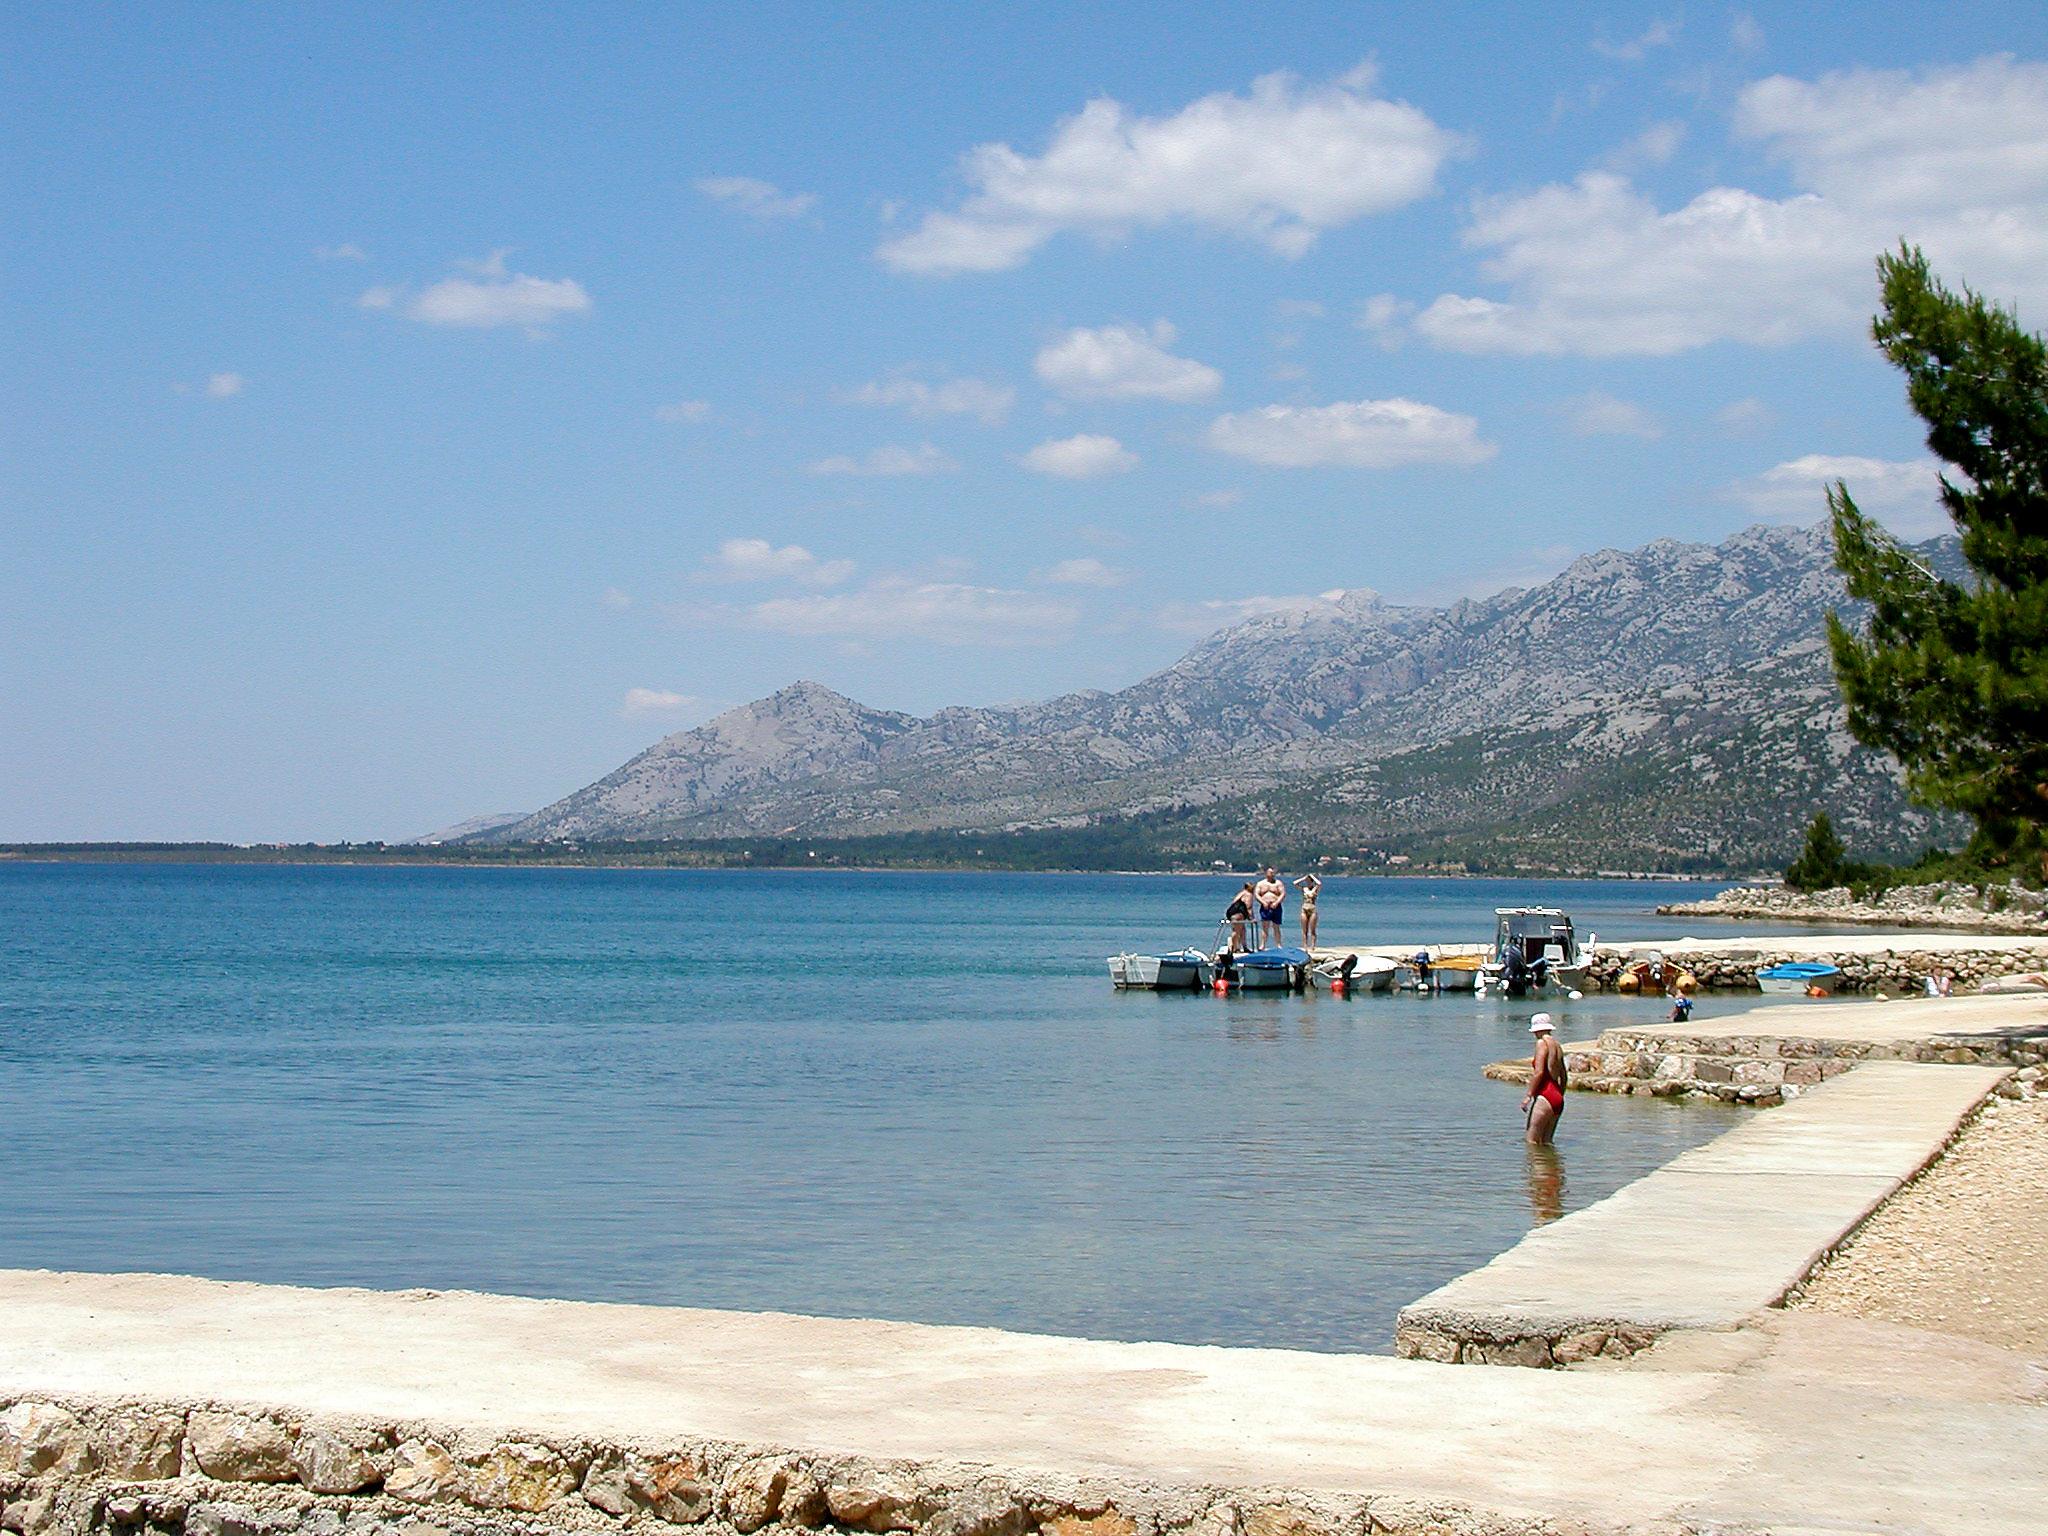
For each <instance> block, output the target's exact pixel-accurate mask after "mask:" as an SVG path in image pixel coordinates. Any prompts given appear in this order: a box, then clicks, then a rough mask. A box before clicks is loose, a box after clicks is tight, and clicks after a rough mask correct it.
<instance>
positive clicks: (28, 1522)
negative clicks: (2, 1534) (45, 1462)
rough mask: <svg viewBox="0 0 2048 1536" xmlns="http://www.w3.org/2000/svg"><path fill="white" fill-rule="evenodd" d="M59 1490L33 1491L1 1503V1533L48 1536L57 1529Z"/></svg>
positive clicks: (41, 1489)
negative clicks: (16, 1532)
mask: <svg viewBox="0 0 2048 1536" xmlns="http://www.w3.org/2000/svg"><path fill="white" fill-rule="evenodd" d="M57 1525H58V1521H57V1490H56V1488H55V1487H44V1488H39V1489H32V1490H30V1491H28V1492H25V1493H23V1494H22V1495H21V1496H20V1497H19V1498H14V1499H8V1500H5V1501H4V1502H0V1531H19V1532H21V1533H22V1536H46V1533H48V1532H53V1531H55V1530H56V1529H57Z"/></svg>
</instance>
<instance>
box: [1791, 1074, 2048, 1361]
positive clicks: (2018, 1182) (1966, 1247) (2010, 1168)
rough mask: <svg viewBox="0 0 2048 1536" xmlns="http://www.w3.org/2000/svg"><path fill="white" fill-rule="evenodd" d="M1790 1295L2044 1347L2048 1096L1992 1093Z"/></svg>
mask: <svg viewBox="0 0 2048 1536" xmlns="http://www.w3.org/2000/svg"><path fill="white" fill-rule="evenodd" d="M1794 1304H1795V1305H1797V1306H1803V1307H1814V1308H1817V1309H1819V1310H1820V1311H1823V1312H1840V1313H1846V1314H1848V1315H1850V1316H1854V1317H1871V1318H1879V1319H1882V1320H1884V1321H1886V1322H1893V1323H1904V1324H1906V1325H1908V1326H1910V1327H1914V1328H1927V1329H1932V1330H1935V1331H1937V1332H1942V1333H1955V1334H1962V1335H1964V1336H1966V1337H1969V1338H1973V1339H1981V1340H1983V1341H1984V1342H1986V1343H1989V1344H2002V1345H2004V1346H2006V1347H2007V1348H2010V1349H2017V1350H2021V1351H2024V1352H2026V1353H2028V1354H2032V1355H2037V1356H2048V1098H2036V1099H2030V1100H2024V1101H2015V1100H2009V1099H1994V1100H1992V1101H1991V1104H1990V1105H1989V1106H1987V1107H1986V1109H1985V1111H1984V1113H1983V1114H1981V1115H1980V1116H1978V1118H1977V1119H1976V1120H1975V1121H1973V1122H1972V1123H1971V1124H1970V1125H1969V1127H1968V1128H1966V1129H1965V1130H1964V1131H1963V1133H1962V1134H1961V1135H1960V1136H1958V1137H1957V1138H1956V1140H1955V1142H1954V1143H1953V1144H1952V1145H1951V1146H1950V1147H1949V1149H1948V1151H1947V1152H1945V1153H1943V1154H1942V1156H1941V1158H1940V1159H1939V1160H1938V1161H1937V1162H1936V1163H1935V1164H1934V1165H1933V1166H1932V1167H1931V1168H1929V1169H1928V1170H1927V1172H1926V1173H1924V1174H1922V1175H1921V1176H1920V1177H1919V1178H1918V1179H1917V1180H1915V1181H1914V1182H1913V1183H1912V1184H1911V1185H1909V1186H1908V1187H1907V1188H1906V1189H1904V1190H1902V1191H1900V1193H1899V1194H1897V1195H1896V1196H1894V1197H1893V1198H1892V1199H1891V1201H1889V1202H1888V1203H1887V1204H1886V1205H1885V1206H1884V1207H1883V1209H1881V1210H1880V1211H1879V1212H1878V1213H1877V1214H1876V1215H1875V1216H1873V1217H1872V1218H1871V1219H1870V1221H1869V1222H1868V1223H1867V1224H1866V1225H1865V1226H1864V1228H1863V1229H1862V1231H1860V1232H1858V1233H1857V1234H1856V1236H1855V1237H1854V1238H1853V1239H1852V1240H1851V1241H1850V1243H1849V1245H1848V1246H1847V1247H1846V1248H1844V1249H1843V1250H1842V1251H1841V1252H1840V1253H1839V1254H1837V1255H1836V1257H1835V1259H1834V1260H1833V1262H1831V1263H1830V1264H1829V1265H1828V1266H1827V1267H1826V1268H1825V1269H1824V1270H1822V1271H1821V1272H1820V1274H1819V1275H1817V1276H1816V1277H1815V1278H1814V1279H1813V1280H1812V1281H1811V1282H1809V1284H1808V1285H1807V1288H1806V1294H1805V1295H1804V1296H1803V1297H1802V1298H1800V1300H1799V1301H1797V1302H1796V1303H1794Z"/></svg>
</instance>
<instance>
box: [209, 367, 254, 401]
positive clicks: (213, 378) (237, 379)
mask: <svg viewBox="0 0 2048 1536" xmlns="http://www.w3.org/2000/svg"><path fill="white" fill-rule="evenodd" d="M248 387H249V381H248V380H247V379H245V378H243V377H242V376H241V375H240V374H239V373H211V374H208V375H207V376H206V397H207V399H209V400H226V399H228V398H229V397H230V396H233V395H239V394H240V393H241V392H242V391H243V390H245V389H247V388H248Z"/></svg>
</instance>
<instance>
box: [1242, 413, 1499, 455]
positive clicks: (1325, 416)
mask: <svg viewBox="0 0 2048 1536" xmlns="http://www.w3.org/2000/svg"><path fill="white" fill-rule="evenodd" d="M1204 441H1206V442H1207V444H1208V445H1209V446H1210V447H1211V448H1214V449H1216V450H1218V451H1219V452H1222V453H1230V454H1235V455H1236V456H1237V457H1239V458H1241V459H1250V460H1252V461H1253V462H1254V463H1258V464H1274V465H1281V466H1284V467H1287V468H1294V469H1301V468H1307V467H1310V466H1313V465H1324V464H1337V465H1344V466H1347V467H1349V468H1354V469H1391V468H1395V467H1398V466H1400V465H1405V464H1478V463H1481V462H1483V461H1484V460H1486V459H1490V458H1492V457H1493V455H1494V454H1495V452H1496V451H1497V450H1496V448H1495V447H1494V445H1493V444H1492V443H1489V442H1486V441H1484V440H1483V439H1482V438H1481V437H1480V436H1479V423H1478V422H1477V421H1476V420H1475V419H1474V418H1472V417H1470V416H1461V415H1457V414H1455V413H1453V412H1451V411H1443V410H1439V409H1437V407H1435V406H1433V405H1424V404H1422V403H1421V402H1419V401H1416V400H1401V399H1394V400H1340V401H1337V402H1336V403H1335V404H1333V405H1268V406H1264V407H1262V408H1260V409H1258V410H1255V411H1237V412H1233V413H1231V414H1229V415H1224V416H1218V417H1217V418H1216V419H1215V420H1214V421H1212V422H1211V423H1209V430H1208V433H1207V434H1206V436H1205V438H1204Z"/></svg>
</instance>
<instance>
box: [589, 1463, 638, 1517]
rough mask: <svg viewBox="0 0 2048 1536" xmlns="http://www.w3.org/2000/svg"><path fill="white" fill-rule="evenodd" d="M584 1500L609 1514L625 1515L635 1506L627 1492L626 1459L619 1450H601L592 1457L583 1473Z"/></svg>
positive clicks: (593, 1507)
mask: <svg viewBox="0 0 2048 1536" xmlns="http://www.w3.org/2000/svg"><path fill="white" fill-rule="evenodd" d="M581 1492H582V1494H583V1502H584V1503H586V1504H588V1505H589V1506H590V1507H591V1508H592V1509H601V1510H603V1511H604V1512H605V1513H606V1514H608V1515H623V1514H625V1513H626V1511H627V1510H629V1509H631V1508H632V1507H633V1504H632V1499H631V1496H630V1495H629V1494H628V1493H627V1492H626V1459H625V1458H624V1457H623V1456H621V1455H619V1454H618V1453H617V1452H615V1451H612V1452H601V1453H600V1454H598V1455H596V1456H594V1457H592V1458H591V1461H590V1465H589V1467H587V1468H586V1469H585V1470H584V1473H583V1487H582V1490H581Z"/></svg>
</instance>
